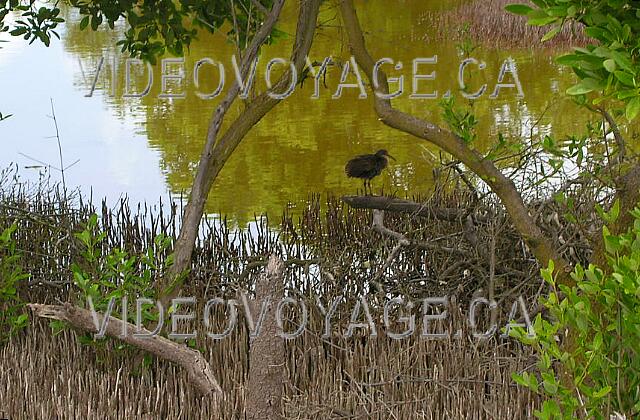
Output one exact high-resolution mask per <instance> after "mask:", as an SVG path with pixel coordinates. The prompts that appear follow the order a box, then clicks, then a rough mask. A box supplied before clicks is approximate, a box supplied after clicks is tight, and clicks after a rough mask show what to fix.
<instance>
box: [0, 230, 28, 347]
mask: <svg viewBox="0 0 640 420" xmlns="http://www.w3.org/2000/svg"><path fill="white" fill-rule="evenodd" d="M15 230H16V224H13V225H12V226H10V227H9V228H7V229H5V230H4V231H3V232H2V234H0V343H2V342H4V341H6V340H8V339H9V338H10V337H11V336H13V335H15V334H16V333H17V332H19V331H20V330H22V329H24V328H25V327H26V326H27V324H28V321H29V317H28V315H27V314H26V312H25V308H24V302H23V301H22V300H21V299H20V297H19V296H18V286H19V283H20V282H21V281H22V280H25V279H27V278H28V277H29V276H28V275H27V274H26V273H24V272H23V271H22V267H21V265H20V258H21V257H20V253H19V252H18V251H17V250H16V244H15V241H14V240H13V238H12V235H13V233H14V232H15Z"/></svg>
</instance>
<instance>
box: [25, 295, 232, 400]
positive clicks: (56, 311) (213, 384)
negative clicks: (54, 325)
mask: <svg viewBox="0 0 640 420" xmlns="http://www.w3.org/2000/svg"><path fill="white" fill-rule="evenodd" d="M28 306H29V308H30V309H31V310H32V311H33V312H34V313H35V314H36V315H37V316H39V317H42V318H50V319H57V320H60V321H66V322H68V323H69V324H70V325H71V326H72V327H74V328H78V329H80V330H82V331H89V332H97V329H96V326H95V324H94V321H93V317H92V315H91V312H90V311H88V310H87V309H83V308H79V307H77V306H73V305H71V304H69V303H65V304H64V305H42V304H36V303H32V304H29V305H28ZM123 328H124V329H125V330H126V335H123ZM134 334H146V335H147V336H148V337H136V336H134ZM105 335H106V336H109V337H113V338H117V339H119V340H121V341H123V342H125V343H127V344H131V345H133V346H136V347H137V348H139V349H141V350H145V351H147V352H149V353H151V354H153V355H154V356H156V357H159V358H160V359H163V360H167V361H169V362H171V363H175V364H176V365H178V366H180V367H181V368H183V369H185V370H186V371H187V374H188V375H189V379H190V380H191V383H192V384H193V386H194V387H195V389H197V390H198V392H200V394H202V395H207V396H208V397H210V398H214V399H219V398H221V397H222V389H221V388H220V385H219V384H218V381H216V379H215V377H214V375H213V371H212V370H211V367H210V366H209V362H207V360H206V359H205V358H204V357H203V356H202V354H201V353H200V352H199V351H197V350H194V349H191V348H189V347H187V346H185V345H184V344H179V343H177V342H175V341H171V340H169V339H167V338H165V337H162V336H159V335H152V333H151V332H150V331H148V330H146V329H144V328H141V329H138V327H136V326H135V325H133V324H130V323H128V322H122V321H121V320H119V319H118V318H114V317H109V322H108V324H107V328H106V331H105Z"/></svg>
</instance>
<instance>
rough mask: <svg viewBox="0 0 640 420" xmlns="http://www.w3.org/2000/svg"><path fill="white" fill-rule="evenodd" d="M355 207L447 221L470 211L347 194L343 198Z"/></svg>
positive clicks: (388, 198) (463, 218) (464, 217)
mask: <svg viewBox="0 0 640 420" xmlns="http://www.w3.org/2000/svg"><path fill="white" fill-rule="evenodd" d="M341 199H342V201H343V202H345V203H346V204H348V205H349V206H351V207H353V208H354V209H372V210H385V211H390V212H394V213H410V214H412V215H415V216H421V217H433V218H434V219H438V220H444V221H447V222H456V221H461V220H465V219H466V217H467V216H468V212H467V211H465V210H463V209H456V208H447V207H433V206H427V205H425V204H424V203H416V202H415V201H409V200H402V199H399V198H393V197H378V196H361V195H347V196H344V197H342V198H341Z"/></svg>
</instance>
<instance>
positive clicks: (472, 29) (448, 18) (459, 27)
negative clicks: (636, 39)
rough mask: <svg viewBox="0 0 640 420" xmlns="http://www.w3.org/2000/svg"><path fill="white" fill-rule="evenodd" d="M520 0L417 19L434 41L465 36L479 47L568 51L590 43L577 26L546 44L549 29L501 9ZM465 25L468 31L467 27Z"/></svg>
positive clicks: (489, 1)
mask: <svg viewBox="0 0 640 420" xmlns="http://www.w3.org/2000/svg"><path fill="white" fill-rule="evenodd" d="M512 3H523V2H522V1H519V0H475V1H473V2H471V3H466V4H463V5H461V6H459V7H458V8H456V9H454V10H452V11H446V12H438V13H434V12H429V13H426V14H425V15H424V16H423V17H422V18H421V20H420V22H421V23H422V24H424V25H428V27H433V34H435V35H433V37H434V39H436V40H451V39H452V38H453V39H454V40H456V41H461V40H464V39H465V38H466V37H470V39H471V40H472V41H473V42H475V43H476V44H479V45H481V46H485V47H490V48H508V49H511V48H525V49H528V48H548V49H567V48H570V47H577V46H584V45H586V44H588V43H589V42H593V41H592V40H590V38H588V37H587V36H586V35H585V34H584V31H583V30H582V28H581V27H580V26H571V25H566V26H565V27H564V28H563V29H562V31H561V32H560V33H559V34H558V35H557V36H556V37H555V38H553V39H551V40H550V41H548V42H544V43H543V42H541V39H542V37H543V36H544V35H545V34H546V33H547V32H548V31H549V30H550V29H551V28H550V27H538V26H531V25H528V24H527V18H526V17H524V16H518V15H514V14H512V13H509V12H507V11H505V10H504V8H505V6H506V5H508V4H512ZM466 25H468V28H467V27H466Z"/></svg>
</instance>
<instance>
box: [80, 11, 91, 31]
mask: <svg viewBox="0 0 640 420" xmlns="http://www.w3.org/2000/svg"><path fill="white" fill-rule="evenodd" d="M87 25H89V15H87V16H85V17H83V18H82V20H81V21H80V30H83V29H84V28H86V27H87Z"/></svg>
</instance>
